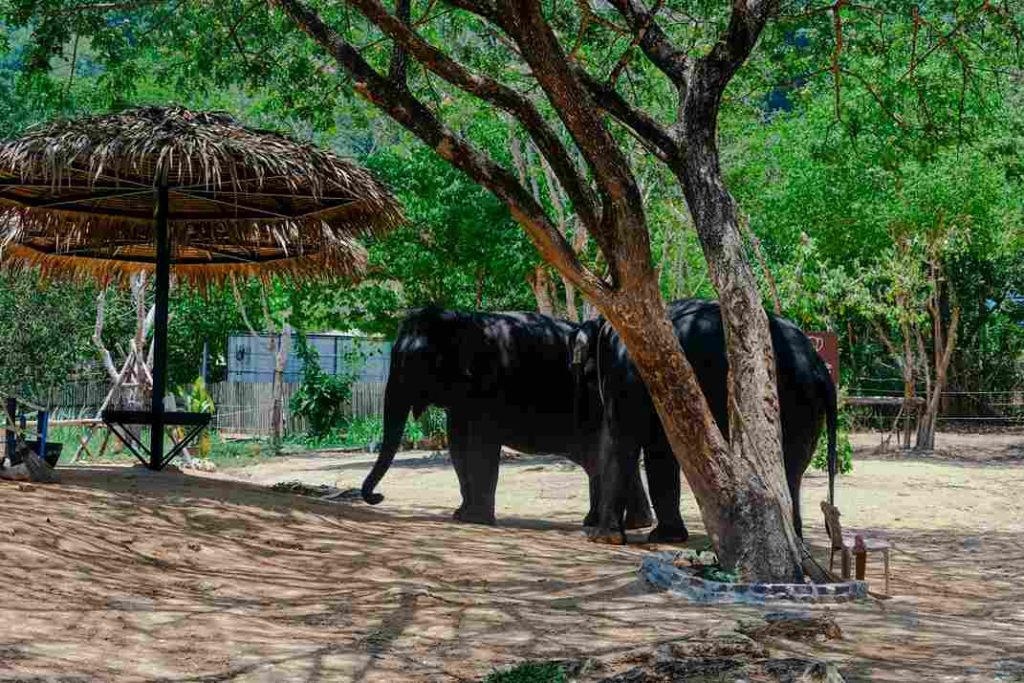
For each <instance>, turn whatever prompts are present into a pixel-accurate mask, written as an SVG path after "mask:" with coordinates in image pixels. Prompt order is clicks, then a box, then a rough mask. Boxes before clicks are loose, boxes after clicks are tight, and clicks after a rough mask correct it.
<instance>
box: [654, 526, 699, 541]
mask: <svg viewBox="0 0 1024 683" xmlns="http://www.w3.org/2000/svg"><path fill="white" fill-rule="evenodd" d="M688 538H690V532H689V531H687V530H686V525H685V524H678V525H671V526H669V525H667V524H659V525H658V526H657V527H655V529H654V531H652V532H651V533H650V535H649V536H648V537H647V542H648V543H685V542H686V541H687V539H688Z"/></svg>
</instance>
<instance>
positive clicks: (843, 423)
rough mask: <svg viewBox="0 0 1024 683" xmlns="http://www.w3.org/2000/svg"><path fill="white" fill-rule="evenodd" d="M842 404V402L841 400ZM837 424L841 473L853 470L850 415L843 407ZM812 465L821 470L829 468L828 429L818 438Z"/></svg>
mask: <svg viewBox="0 0 1024 683" xmlns="http://www.w3.org/2000/svg"><path fill="white" fill-rule="evenodd" d="M840 404H841V402H840ZM837 422H838V424H837V425H836V460H837V461H838V467H837V469H838V471H839V473H840V474H849V473H850V472H852V471H853V444H852V443H850V415H849V413H848V412H847V411H846V410H844V409H843V408H842V407H840V409H839V416H838V420H837ZM811 466H812V467H814V468H815V469H819V470H825V471H827V470H828V430H827V429H826V430H825V431H822V433H821V438H819V439H818V447H817V449H816V450H815V451H814V459H813V460H812V461H811Z"/></svg>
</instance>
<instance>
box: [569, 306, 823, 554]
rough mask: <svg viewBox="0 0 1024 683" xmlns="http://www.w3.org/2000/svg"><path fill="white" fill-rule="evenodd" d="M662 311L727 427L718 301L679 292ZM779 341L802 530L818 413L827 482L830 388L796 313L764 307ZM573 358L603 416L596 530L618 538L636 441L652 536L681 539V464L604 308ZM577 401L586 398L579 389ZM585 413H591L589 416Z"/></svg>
mask: <svg viewBox="0 0 1024 683" xmlns="http://www.w3.org/2000/svg"><path fill="white" fill-rule="evenodd" d="M668 317H669V319H670V321H671V322H672V325H673V326H674V327H675V330H676V333H677V334H678V336H679V341H680V344H681V345H682V346H683V350H684V351H685V353H686V357H687V358H688V359H689V361H690V364H691V365H692V366H693V369H694V371H695V373H696V375H697V379H698V381H699V383H700V386H701V389H702V391H703V392H704V395H705V397H706V398H707V401H708V404H709V407H710V408H711V411H712V414H713V415H714V417H715V420H716V422H717V423H718V425H719V428H720V429H722V431H723V433H724V434H725V435H726V437H728V428H729V425H728V417H727V414H728V413H727V406H726V401H727V398H728V388H727V374H728V367H729V366H728V361H727V358H726V352H725V332H724V329H723V327H722V316H721V310H720V309H719V306H718V304H717V303H716V302H711V301H703V300H697V299H683V300H679V301H675V302H673V303H671V304H669V305H668ZM769 320H770V327H771V335H772V345H773V347H774V350H775V367H776V380H777V382H778V392H779V409H780V417H781V422H782V450H783V458H784V460H785V469H786V479H787V482H788V484H789V490H790V495H791V496H792V498H793V521H794V524H795V526H796V530H797V533H801V526H802V522H801V517H800V483H801V480H802V479H803V474H804V471H805V470H806V469H807V466H808V465H809V464H810V462H811V460H812V458H813V456H814V450H815V447H816V446H817V442H818V436H819V433H820V432H821V427H822V423H823V422H824V423H825V424H826V426H827V430H828V437H827V438H828V466H829V477H830V479H829V487H830V489H831V486H832V477H833V476H834V472H835V460H836V390H835V386H834V384H833V383H832V378H831V375H830V374H829V371H828V368H827V367H826V366H825V363H824V362H823V361H822V360H821V358H820V357H819V356H818V354H817V352H815V350H814V347H813V346H812V345H811V342H810V340H809V339H808V338H807V336H806V335H805V334H804V333H803V332H802V331H801V330H800V329H799V328H798V327H797V326H796V325H794V324H793V323H791V322H789V321H787V320H784V319H782V318H779V317H777V316H772V315H770V316H769ZM573 343H574V347H575V353H574V359H575V362H576V363H578V364H580V365H581V366H582V367H580V368H579V371H578V374H580V375H581V376H582V377H583V381H582V382H579V383H578V385H577V390H578V392H580V393H581V394H583V395H584V396H585V395H589V394H594V393H596V394H598V396H599V397H600V403H601V406H602V411H603V414H602V424H601V426H600V428H599V431H600V437H599V439H598V443H599V453H598V461H599V465H598V467H599V468H600V472H599V477H598V480H599V481H600V491H599V494H598V500H597V501H592V505H594V506H595V507H597V509H598V520H597V525H596V527H595V528H594V529H593V530H592V532H591V534H590V535H591V538H592V540H596V541H600V542H607V543H623V542H625V535H624V533H623V528H622V523H621V519H622V509H623V502H624V500H625V498H624V495H625V489H624V487H623V485H622V482H623V478H624V477H626V476H627V475H628V474H629V473H630V472H634V471H636V470H637V469H638V459H639V454H640V451H641V450H643V452H644V466H645V469H646V470H647V482H648V487H649V489H650V494H651V501H652V502H653V504H654V510H655V514H656V515H657V518H658V525H657V528H655V529H654V531H652V532H651V535H650V540H651V541H662V542H678V541H683V540H686V538H687V536H688V533H687V530H686V525H685V524H684V522H683V519H682V517H681V516H680V513H679V496H680V470H679V466H678V464H677V462H676V460H675V458H674V457H673V454H672V449H671V448H670V447H669V445H668V441H667V439H666V437H665V433H664V430H663V429H662V426H661V421H660V419H659V418H658V415H657V413H656V412H655V410H654V407H653V404H652V403H651V399H650V396H649V394H648V393H647V388H646V387H645V386H644V384H643V382H642V381H641V379H640V377H639V375H638V374H637V370H636V367H635V366H634V365H633V363H632V362H631V361H630V359H629V356H628V355H627V353H626V348H625V345H624V344H623V343H622V341H621V339H620V338H619V335H618V334H617V333H616V332H615V330H614V329H613V328H612V326H611V325H610V324H609V323H608V322H607V321H605V320H604V319H602V318H598V319H597V320H594V321H590V322H588V323H585V324H584V325H583V326H581V328H580V330H579V331H578V332H577V336H576V338H575V340H574V342H573ZM577 402H578V403H581V402H582V404H583V405H587V406H589V405H591V404H590V403H588V402H585V401H583V400H582V398H580V397H578V398H577ZM584 419H586V420H588V421H591V420H592V419H593V417H592V416H591V415H587V416H585V418H584Z"/></svg>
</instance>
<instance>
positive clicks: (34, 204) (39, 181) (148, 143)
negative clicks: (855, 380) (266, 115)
mask: <svg viewBox="0 0 1024 683" xmlns="http://www.w3.org/2000/svg"><path fill="white" fill-rule="evenodd" d="M161 182H164V183H166V185H167V186H168V187H169V188H170V190H169V229H170V234H171V241H172V244H173V254H172V256H173V261H174V265H173V266H172V268H173V270H174V272H175V273H176V274H177V275H178V276H179V277H183V278H185V279H189V280H193V281H195V282H198V283H199V284H205V283H206V282H208V281H211V280H221V279H223V278H224V277H226V276H228V275H229V274H242V275H257V276H266V275H269V274H273V273H281V274H285V275H292V276H303V277H305V276H313V275H334V274H340V275H347V276H351V275H354V274H357V273H359V272H361V270H362V268H363V266H364V265H365V250H364V249H363V248H362V247H361V246H360V245H359V243H358V241H357V240H356V238H357V237H359V236H361V235H367V234H374V233H380V232H382V231H384V230H387V229H388V228H391V227H393V226H395V225H397V224H398V223H399V222H400V221H401V220H402V218H401V211H400V208H399V206H398V203H397V201H396V200H395V199H394V197H393V196H392V195H391V194H390V193H389V192H388V191H387V190H386V189H385V188H384V187H383V186H381V185H380V184H379V183H378V182H377V181H376V180H374V179H373V177H372V176H371V175H370V174H369V173H368V172H367V171H366V170H365V169H363V168H360V167H359V166H357V165H356V164H354V163H352V162H350V161H347V160H345V159H342V158H340V157H338V156H337V155H335V154H333V153H331V152H329V151H325V150H322V149H318V148H317V147H314V146H313V145H309V144H305V143H300V142H296V141H295V140H292V139H290V138H288V137H285V136H283V135H281V134H279V133H274V132H270V131H263V130H255V129H252V128H246V127H244V126H242V125H241V124H239V123H238V122H237V121H235V120H234V119H232V118H231V117H230V116H228V115H226V114H221V113H203V112H192V111H188V110H186V109H182V108H156V107H149V108H140V109H130V110H126V111H123V112H120V113H117V114H109V115H104V116H94V117H87V118H81V119H75V120H70V121H58V122H55V123H52V124H48V125H45V126H39V127H36V128H34V129H31V130H30V131H29V132H28V133H27V134H26V135H24V136H23V137H21V138H18V139H15V140H8V141H4V142H0V260H2V263H3V265H4V266H5V267H7V268H20V267H25V266H35V265H39V266H41V267H42V269H43V271H44V273H46V274H48V275H57V274H61V273H63V274H71V275H74V276H89V277H98V278H109V277H115V278H122V277H123V276H125V275H129V274H132V273H135V272H137V271H139V270H141V269H147V268H152V266H153V263H154V262H155V247H154V241H155V238H154V229H153V225H154V205H155V198H154V197H155V189H154V188H155V187H156V186H157V185H158V184H160V183H161Z"/></svg>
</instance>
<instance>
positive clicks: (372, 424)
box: [341, 417, 425, 452]
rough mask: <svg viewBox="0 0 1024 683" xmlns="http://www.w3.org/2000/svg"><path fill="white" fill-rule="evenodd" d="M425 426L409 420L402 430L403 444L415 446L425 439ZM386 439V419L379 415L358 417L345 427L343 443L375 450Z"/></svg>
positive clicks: (370, 450) (371, 450)
mask: <svg viewBox="0 0 1024 683" xmlns="http://www.w3.org/2000/svg"><path fill="white" fill-rule="evenodd" d="M424 436H425V434H424V431H423V427H422V426H421V425H420V423H419V422H417V421H416V420H411V419H410V420H408V421H406V423H405V427H404V428H403V431H402V444H403V445H404V446H407V447H408V446H413V445H415V444H417V443H419V442H420V441H422V440H423V438H424ZM383 440H384V420H383V419H381V418H379V417H357V418H355V419H353V420H352V421H351V422H349V424H348V426H347V427H346V429H345V434H344V438H343V440H342V442H341V443H342V445H344V446H350V447H354V448H364V449H365V450H367V451H369V452H374V451H376V450H377V449H379V448H380V444H381V442H382V441H383Z"/></svg>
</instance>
